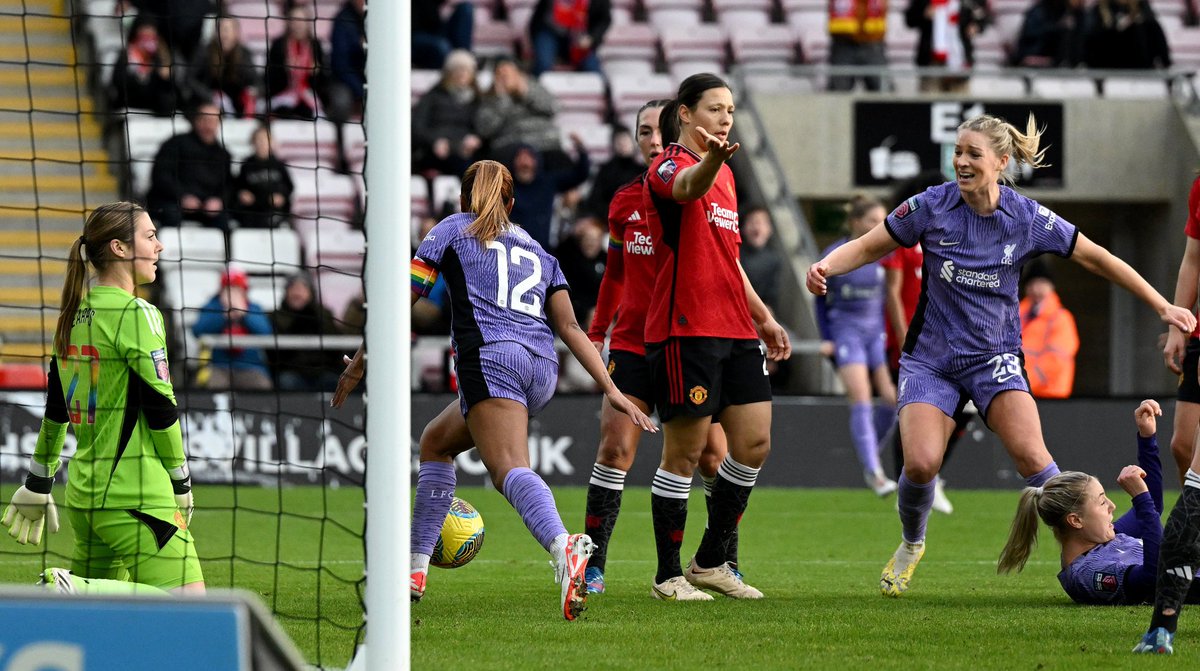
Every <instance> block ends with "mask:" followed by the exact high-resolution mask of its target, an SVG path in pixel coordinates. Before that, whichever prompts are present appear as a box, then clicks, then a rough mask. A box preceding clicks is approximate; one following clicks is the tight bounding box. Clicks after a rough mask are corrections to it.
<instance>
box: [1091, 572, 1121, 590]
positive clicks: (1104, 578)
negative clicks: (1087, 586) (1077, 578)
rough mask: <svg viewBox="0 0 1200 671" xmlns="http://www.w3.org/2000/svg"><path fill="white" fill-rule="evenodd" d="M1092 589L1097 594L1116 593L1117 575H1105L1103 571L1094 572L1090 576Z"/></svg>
mask: <svg viewBox="0 0 1200 671" xmlns="http://www.w3.org/2000/svg"><path fill="white" fill-rule="evenodd" d="M1092 587H1093V588H1094V589H1095V590H1096V591H1097V592H1115V591H1117V574H1116V573H1107V572H1105V571H1096V572H1095V573H1093V574H1092Z"/></svg>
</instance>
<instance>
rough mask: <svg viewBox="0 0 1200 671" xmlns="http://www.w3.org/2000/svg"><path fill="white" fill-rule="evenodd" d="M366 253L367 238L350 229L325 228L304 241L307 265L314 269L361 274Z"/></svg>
mask: <svg viewBox="0 0 1200 671" xmlns="http://www.w3.org/2000/svg"><path fill="white" fill-rule="evenodd" d="M366 253H367V241H366V236H364V235H363V232H362V231H358V230H354V229H350V228H339V227H337V226H323V227H320V228H317V229H315V230H314V231H312V232H311V233H309V237H308V238H307V239H306V240H305V241H304V257H305V264H306V265H308V266H309V267H313V268H318V267H319V268H329V269H333V270H340V271H343V272H348V273H361V271H362V265H363V257H364V255H365V254H366Z"/></svg>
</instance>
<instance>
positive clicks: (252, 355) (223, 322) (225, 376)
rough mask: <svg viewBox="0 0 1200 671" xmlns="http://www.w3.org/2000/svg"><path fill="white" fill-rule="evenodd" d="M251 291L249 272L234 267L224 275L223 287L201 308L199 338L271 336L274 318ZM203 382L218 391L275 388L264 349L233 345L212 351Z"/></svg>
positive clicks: (194, 328)
mask: <svg viewBox="0 0 1200 671" xmlns="http://www.w3.org/2000/svg"><path fill="white" fill-rule="evenodd" d="M249 290H250V279H249V277H247V275H246V271H245V270H243V269H242V268H241V267H239V266H237V265H234V264H231V265H230V266H229V267H228V268H227V269H226V270H225V272H223V273H221V288H220V289H218V290H217V293H216V295H215V296H213V297H212V298H211V299H210V300H209V301H208V302H207V303H205V304H204V307H202V308H200V318H199V319H197V320H196V323H195V325H193V326H192V333H194V334H195V335H196V336H197V337H199V336H203V335H210V334H213V335H225V336H239V335H271V333H272V332H273V331H272V329H271V318H270V317H269V316H268V315H267V313H266V312H265V311H264V310H263V309H262V307H261V306H259V305H258V304H257V303H253V302H251V301H250V297H249ZM201 356H203V354H202V355H201ZM199 379H200V386H202V387H205V388H207V389H214V390H226V391H228V390H232V389H238V390H242V389H258V390H270V389H271V388H272V386H273V385H272V384H271V373H270V370H269V369H268V368H267V357H266V355H265V354H264V353H263V351H262V349H259V348H248V347H234V346H232V342H231V343H230V346H229V347H213V348H212V350H211V352H209V357H208V365H207V366H206V368H205V369H204V370H201V372H200V378H199Z"/></svg>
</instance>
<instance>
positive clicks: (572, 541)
mask: <svg viewBox="0 0 1200 671" xmlns="http://www.w3.org/2000/svg"><path fill="white" fill-rule="evenodd" d="M461 199H462V209H463V212H464V213H463V214H456V215H452V216H450V217H448V218H446V219H444V220H442V221H441V222H440V223H439V224H438V225H437V226H434V227H433V230H431V231H430V232H429V234H428V235H427V236H425V239H424V240H423V241H421V244H420V246H419V247H418V248H417V253H416V256H415V257H414V258H413V260H412V269H411V273H412V302H413V303H415V302H416V301H417V300H418V299H419V298H421V297H423V296H426V295H428V293H429V291H430V290H431V289H432V288H433V285H434V283H435V282H436V281H437V278H438V276H439V275H440V276H442V277H443V278H444V279H445V281H446V286H447V289H448V291H449V294H450V297H451V301H450V303H451V333H452V335H451V339H452V344H453V347H454V353H455V354H454V356H455V363H456V370H457V372H458V383H459V390H458V391H459V393H458V400H457V402H455V403H451V404H450V405H449V406H447V407H446V409H445V410H443V411H442V413H441V414H440V415H438V416H437V417H436V418H435V419H434V420H433V421H431V422H430V423H429V425H428V426H426V428H425V432H424V434H423V435H422V437H421V467H420V471H419V472H418V475H417V491H416V498H415V502H414V505H413V525H412V569H411V574H410V580H409V587H410V592H411V595H412V598H413V599H414V600H418V599H420V598H421V597H422V596H423V595H424V592H425V580H426V575H427V572H428V570H429V559H430V555H431V554H432V553H433V546H434V544H435V543H436V541H437V537H438V534H439V533H440V531H441V528H442V523H443V521H444V520H445V517H446V513H447V511H448V510H449V506H450V502H451V499H452V498H453V496H454V488H455V483H456V478H455V474H454V457H455V456H456V455H457V454H459V453H460V452H463V451H465V450H467V449H470V447H471V446H475V447H477V448H478V449H479V456H480V458H481V459H482V460H483V463H484V465H485V466H487V469H488V473H489V474H490V475H491V477H492V483H493V484H494V485H495V487H496V489H497V491H500V492H502V493H503V494H504V496H505V498H507V499H508V501H509V503H511V504H512V506H513V507H514V508H515V509H516V510H517V512H518V513H519V514H520V515H521V519H522V520H523V521H524V522H525V525H526V526H527V527H528V528H529V531H530V533H532V534H533V536H534V538H536V539H537V541H538V542H539V543H540V544H541V545H542V547H544V548H545V549H546V551H547V552H549V553H550V555H551V556H552V557H553V558H554V559H553V563H554V567H555V578H556V580H557V581H558V582H559V585H560V587H561V591H560V607H561V611H562V614H563V617H564V618H566V619H567V620H574V619H575V618H576V617H578V616H579V614H580V613H581V612H582V611H583V609H584V605H585V600H586V598H587V590H586V589H585V586H584V569H585V568H586V566H587V560H588V557H590V556H591V553H592V547H593V546H592V541H591V539H590V538H589V537H588V536H587V535H586V534H568V533H567V531H566V528H565V527H564V526H563V523H562V518H561V517H560V516H559V514H558V511H557V510H556V508H555V505H554V497H553V495H552V494H551V493H550V488H549V487H547V486H546V483H545V482H543V481H542V479H541V477H539V476H538V475H537V474H536V473H534V472H533V471H532V470H530V468H529V450H528V431H529V418H530V416H532V415H535V414H537V413H538V412H539V411H541V410H542V408H544V407H545V406H546V404H547V403H549V401H550V398H551V396H553V394H554V386H555V383H556V381H557V378H558V358H557V355H556V352H555V349H554V335H555V333H557V334H558V336H559V337H560V338H562V340H563V342H564V343H566V345H567V347H568V348H570V350H571V352H572V353H573V354H574V355H575V357H576V358H578V359H579V361H580V363H582V364H583V366H584V368H585V369H587V371H588V373H590V374H591V375H592V377H593V378H594V379H595V380H596V382H597V384H599V385H600V387H601V388H602V389H603V390H604V393H605V396H606V397H607V398H608V401H609V402H610V403H611V404H612V406H613V407H614V408H615V409H616V410H618V411H620V412H624V413H626V414H627V415H628V416H629V418H630V420H631V421H632V423H633V424H635V425H636V426H639V427H641V428H642V429H645V430H648V431H654V430H655V428H654V424H653V423H652V422H651V421H650V419H649V418H648V417H646V415H645V413H643V412H641V411H640V410H638V408H637V407H636V406H635V405H633V404H632V403H631V402H630V401H629V400H628V399H626V398H625V396H624V395H622V394H621V392H620V391H619V390H618V389H617V387H616V385H614V384H613V382H612V380H611V379H610V378H609V376H608V374H607V373H606V372H605V370H604V362H603V361H602V360H601V359H600V355H599V354H597V352H596V350H595V348H593V347H592V345H591V342H590V341H588V339H587V335H586V334H585V333H584V332H583V329H581V328H580V327H579V324H578V323H576V321H575V312H574V309H573V308H572V307H571V298H570V295H569V293H568V291H566V289H567V283H566V280H565V279H564V278H563V275H562V271H561V270H560V269H559V266H558V261H556V260H555V259H554V257H553V256H550V255H549V254H547V253H546V251H545V250H543V249H542V247H541V246H540V245H539V244H537V242H536V241H534V240H533V238H531V237H529V234H528V233H526V232H525V231H524V229H522V228H521V227H520V226H518V225H517V224H515V223H513V222H511V221H509V219H508V214H509V212H510V211H511V209H512V204H513V183H512V176H511V175H510V174H509V172H508V170H507V169H506V168H505V167H504V166H502V165H500V164H499V163H496V162H494V161H480V162H478V163H474V164H472V165H471V166H470V167H469V168H467V171H466V173H465V174H464V176H463V180H462V196H461ZM551 325H552V326H553V327H554V330H553V331H551ZM360 352H361V350H360ZM360 360H361V359H360ZM351 365H353V364H351Z"/></svg>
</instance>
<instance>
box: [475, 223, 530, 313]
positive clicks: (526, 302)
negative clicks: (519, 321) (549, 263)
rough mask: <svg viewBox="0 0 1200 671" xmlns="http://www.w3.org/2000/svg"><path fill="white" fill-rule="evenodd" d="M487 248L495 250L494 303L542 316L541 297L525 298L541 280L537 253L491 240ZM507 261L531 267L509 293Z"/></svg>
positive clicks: (515, 264) (514, 264)
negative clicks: (495, 284) (495, 283)
mask: <svg viewBox="0 0 1200 671" xmlns="http://www.w3.org/2000/svg"><path fill="white" fill-rule="evenodd" d="M488 249H490V250H492V251H494V252H496V275H497V277H496V280H497V285H498V287H497V290H496V304H497V305H499V306H500V307H502V308H509V309H512V310H516V311H517V312H521V313H524V314H527V315H531V316H533V317H541V316H542V299H541V297H540V296H538V295H537V294H534V295H531V296H529V297H528V298H526V294H527V293H528V292H529V290H530V289H533V288H534V287H536V286H537V285H538V282H541V281H542V262H541V260H540V259H538V257H537V255H536V254H534V253H533V252H531V251H529V250H528V249H523V248H521V247H513V248H511V249H509V248H506V247H505V246H504V243H502V242H499V241H496V240H493V241H491V242H489V243H488ZM509 263H511V264H512V265H513V266H525V265H528V266H530V268H531V271H530V273H529V277H526V278H525V279H523V280H521V281H520V282H517V285H516V286H514V287H513V288H512V291H511V293H510V291H509V288H508V285H509V281H508V268H509Z"/></svg>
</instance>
